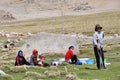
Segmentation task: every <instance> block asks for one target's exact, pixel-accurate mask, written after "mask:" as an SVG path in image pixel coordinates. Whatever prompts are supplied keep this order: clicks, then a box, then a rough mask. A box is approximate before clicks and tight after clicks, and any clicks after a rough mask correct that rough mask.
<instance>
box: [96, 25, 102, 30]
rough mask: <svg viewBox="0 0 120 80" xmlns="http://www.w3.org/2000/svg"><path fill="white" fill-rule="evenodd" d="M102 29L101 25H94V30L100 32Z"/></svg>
mask: <svg viewBox="0 0 120 80" xmlns="http://www.w3.org/2000/svg"><path fill="white" fill-rule="evenodd" d="M101 30H102V27H101V26H100V25H99V24H96V25H95V31H98V32H100V31H101Z"/></svg>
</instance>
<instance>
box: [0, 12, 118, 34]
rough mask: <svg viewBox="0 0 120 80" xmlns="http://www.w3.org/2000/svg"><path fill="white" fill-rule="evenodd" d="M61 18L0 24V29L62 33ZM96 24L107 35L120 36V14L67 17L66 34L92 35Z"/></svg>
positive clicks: (65, 22)
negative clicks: (101, 27)
mask: <svg viewBox="0 0 120 80" xmlns="http://www.w3.org/2000/svg"><path fill="white" fill-rule="evenodd" d="M61 22H62V19H61V17H55V18H46V19H35V20H28V21H19V22H13V23H3V24H0V29H1V30H5V31H14V32H31V33H38V32H52V33H61V31H62V24H61ZM95 24H100V25H101V26H103V30H104V31H105V32H106V34H107V35H113V34H120V31H119V29H120V12H106V13H98V14H91V15H83V16H65V17H64V33H83V34H87V35H92V33H93V32H94V26H95Z"/></svg>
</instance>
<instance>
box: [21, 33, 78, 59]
mask: <svg viewBox="0 0 120 80" xmlns="http://www.w3.org/2000/svg"><path fill="white" fill-rule="evenodd" d="M71 45H72V46H74V47H75V50H74V53H75V54H78V53H79V44H78V39H77V36H72V35H64V34H52V33H45V32H42V33H38V34H36V35H34V36H33V37H32V38H31V39H30V40H28V41H26V43H25V44H24V45H23V46H22V47H21V48H20V50H23V52H24V53H25V57H30V55H31V54H32V51H33V49H37V50H38V54H41V53H51V54H52V53H58V54H59V53H64V54H65V53H66V51H67V50H68V47H69V46H71Z"/></svg>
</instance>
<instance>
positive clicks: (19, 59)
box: [15, 50, 30, 66]
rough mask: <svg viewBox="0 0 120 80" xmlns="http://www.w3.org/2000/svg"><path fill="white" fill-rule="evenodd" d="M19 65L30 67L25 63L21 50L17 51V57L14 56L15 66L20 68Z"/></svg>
mask: <svg viewBox="0 0 120 80" xmlns="http://www.w3.org/2000/svg"><path fill="white" fill-rule="evenodd" d="M20 65H30V63H29V62H27V61H26V59H25V58H24V56H23V51H22V50H20V51H18V55H17V56H16V61H15V66H20Z"/></svg>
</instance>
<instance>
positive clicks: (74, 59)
mask: <svg viewBox="0 0 120 80" xmlns="http://www.w3.org/2000/svg"><path fill="white" fill-rule="evenodd" d="M71 61H72V64H75V63H76V62H77V56H76V55H73V57H72V59H71Z"/></svg>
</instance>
